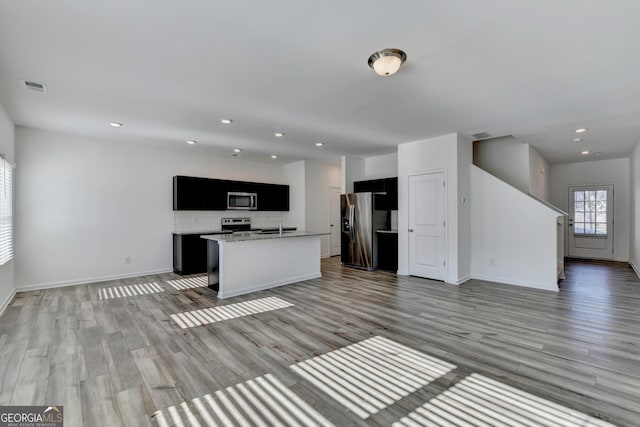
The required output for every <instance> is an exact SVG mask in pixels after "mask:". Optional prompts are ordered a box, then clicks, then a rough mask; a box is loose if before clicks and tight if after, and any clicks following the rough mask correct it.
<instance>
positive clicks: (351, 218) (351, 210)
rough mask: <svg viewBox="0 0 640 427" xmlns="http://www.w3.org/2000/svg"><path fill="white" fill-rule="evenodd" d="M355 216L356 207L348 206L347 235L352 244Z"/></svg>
mask: <svg viewBox="0 0 640 427" xmlns="http://www.w3.org/2000/svg"><path fill="white" fill-rule="evenodd" d="M355 216H356V207H355V205H351V206H349V234H350V235H351V241H352V243H353V239H354V238H355V234H356V233H355V230H354V229H353V226H354V222H355V219H356V218H355Z"/></svg>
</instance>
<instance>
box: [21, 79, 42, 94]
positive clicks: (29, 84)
mask: <svg viewBox="0 0 640 427" xmlns="http://www.w3.org/2000/svg"><path fill="white" fill-rule="evenodd" d="M22 83H24V87H25V88H27V89H29V90H33V91H36V92H40V93H47V85H45V84H43V83H38V82H31V81H29V80H22Z"/></svg>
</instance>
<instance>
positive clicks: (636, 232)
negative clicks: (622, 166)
mask: <svg viewBox="0 0 640 427" xmlns="http://www.w3.org/2000/svg"><path fill="white" fill-rule="evenodd" d="M630 166H631V170H630V175H631V180H630V181H631V189H630V193H631V200H630V202H631V224H630V227H629V228H630V233H629V235H630V238H629V240H630V241H629V262H630V263H631V265H632V266H633V268H634V269H635V270H636V273H637V274H638V276H640V142H639V143H638V145H636V148H635V150H633V153H632V154H631V165H630Z"/></svg>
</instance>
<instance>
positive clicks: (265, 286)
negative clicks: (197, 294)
mask: <svg viewBox="0 0 640 427" xmlns="http://www.w3.org/2000/svg"><path fill="white" fill-rule="evenodd" d="M318 277H322V273H320V272H317V273H311V274H305V275H303V276H297V277H289V278H286V279H283V280H276V281H274V282H270V283H264V284H261V285H258V286H252V287H250V288H245V289H241V290H237V291H232V292H227V293H225V294H223V295H220V292H218V298H220V299H226V298H231V297H237V296H239V295H244V294H249V293H251V292H258V291H264V290H267V289H271V288H277V287H279V286H284V285H290V284H292V283H297V282H302V281H305V280H311V279H317V278H318Z"/></svg>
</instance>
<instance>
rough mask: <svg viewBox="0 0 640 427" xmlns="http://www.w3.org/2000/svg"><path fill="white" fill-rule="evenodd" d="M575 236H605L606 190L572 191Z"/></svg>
mask: <svg viewBox="0 0 640 427" xmlns="http://www.w3.org/2000/svg"><path fill="white" fill-rule="evenodd" d="M573 200H574V225H573V234H575V235H597V236H606V235H607V190H589V191H583V190H581V191H574V192H573Z"/></svg>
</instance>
